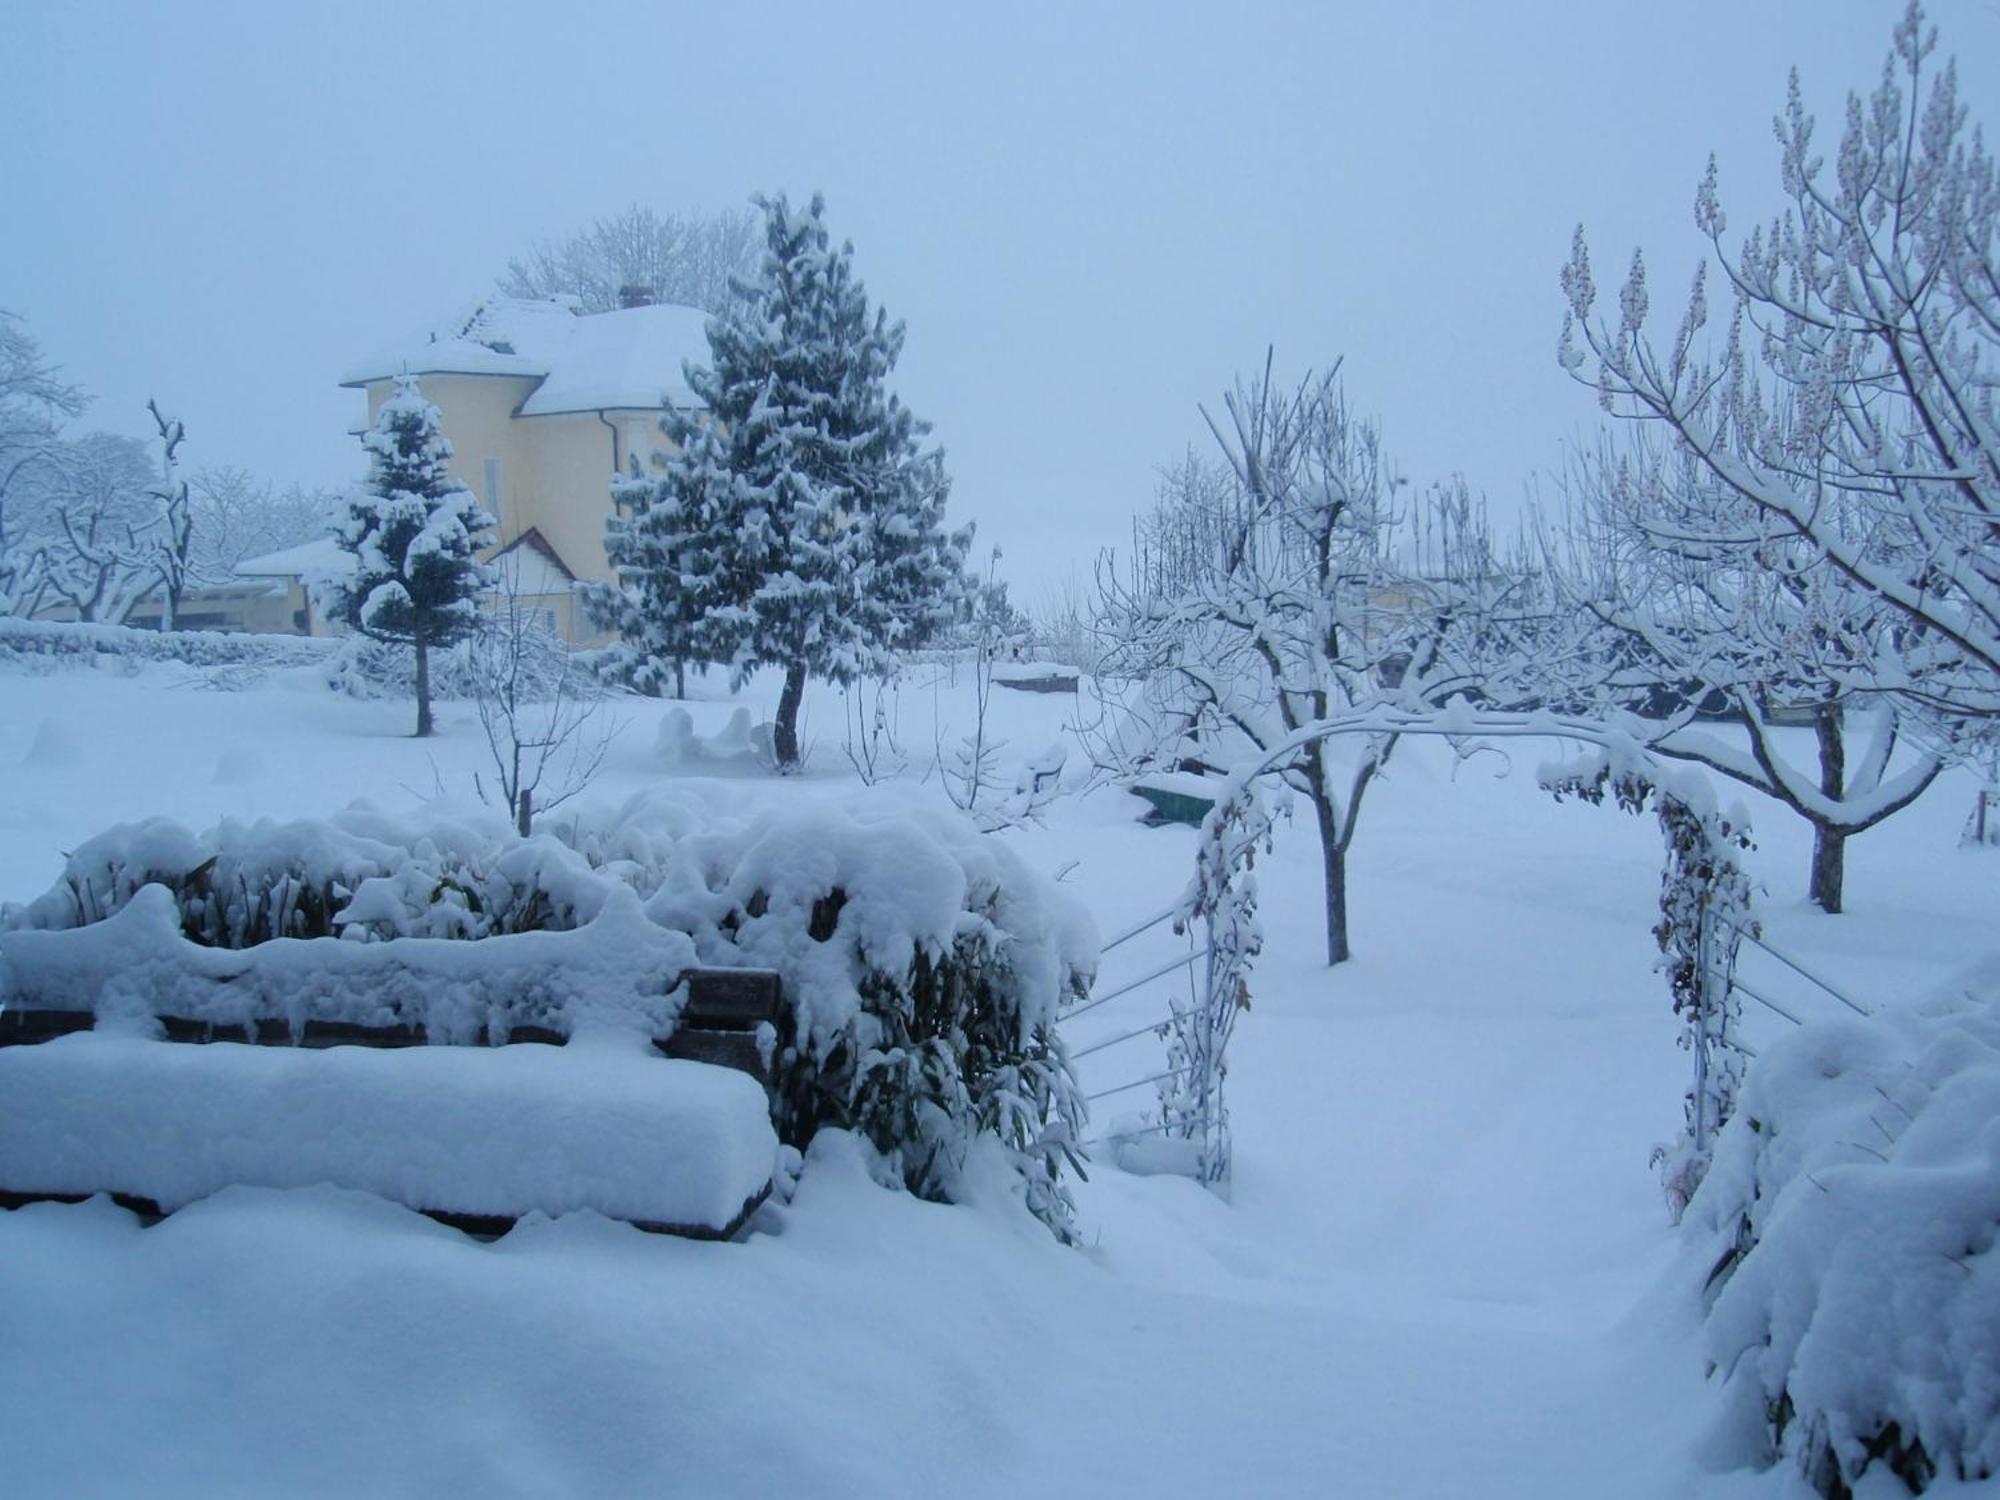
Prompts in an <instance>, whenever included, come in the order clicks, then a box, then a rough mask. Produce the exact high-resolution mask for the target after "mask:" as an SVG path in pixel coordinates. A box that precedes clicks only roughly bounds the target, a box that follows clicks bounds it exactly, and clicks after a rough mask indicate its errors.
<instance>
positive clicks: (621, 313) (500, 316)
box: [340, 297, 708, 417]
mask: <svg viewBox="0 0 2000 1500" xmlns="http://www.w3.org/2000/svg"><path fill="white" fill-rule="evenodd" d="M689 360H693V361H695V362H696V363H698V364H704V363H706V362H707V360H708V314H707V313H705V312H703V311H702V310H701V309H700V308H698V307H678V306H672V305H668V304H660V305H656V306H652V307H631V308H621V309H619V310H618V311H616V312H602V313H578V312H577V311H576V310H575V308H574V306H573V305H572V304H571V303H570V302H568V301H566V300H553V299H551V300H533V299H528V298H521V297H488V298H486V299H485V300H484V301H482V302H478V303H475V304H473V305H472V306H471V307H470V308H466V309H462V310H460V311H459V312H458V313H457V314H455V315H454V316H452V317H449V318H446V319H443V320H441V321H440V322H438V323H435V324H433V325H431V326H429V327H426V328H420V329H418V330H416V331H415V332H414V333H411V334H409V335H407V336H406V337H404V338H401V339H398V340H397V341H396V342H394V343H393V344H390V345H387V346H386V347H384V348H382V349H380V350H378V351H376V352H375V353H374V354H372V355H370V356H369V357H368V358H367V359H364V360H362V361H360V362H359V363H357V364H354V365H352V366H350V367H349V368H348V370H347V372H346V373H345V374H344V375H342V377H341V382H340V383H341V384H342V385H346V386H360V385H367V384H368V383H369V382H370V381H375V380H387V379H388V378H390V377H391V376H393V375H396V374H399V373H401V372H402V371H403V370H405V369H407V370H408V371H409V372H410V373H411V374H412V375H418V376H423V375H513V376H521V377H525V378H528V379H534V380H539V381H540V382H541V383H540V384H539V385H537V386H536V387H535V389H534V390H533V391H532V392H531V393H530V394H529V396H528V398H527V399H526V400H525V401H523V402H522V403H521V406H520V410H519V411H518V413H517V415H519V416H524V417H546V416H554V415H557V414H558V413H562V412H582V411H610V410H619V409H637V410H651V409H653V408H655V407H658V406H659V405H660V404H661V402H662V401H663V400H664V401H666V402H668V403H669V404H671V405H674V406H679V407H689V406H699V405H700V404H701V403H700V402H699V401H698V400H697V399H696V397H695V394H694V392H692V391H691V390H689V389H688V386H687V380H686V377H685V376H684V375H683V374H682V368H681V367H682V366H683V365H684V364H685V363H686V362H687V361H689Z"/></svg>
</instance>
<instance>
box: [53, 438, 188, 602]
mask: <svg viewBox="0 0 2000 1500" xmlns="http://www.w3.org/2000/svg"><path fill="white" fill-rule="evenodd" d="M23 477H24V478H25V479H26V480H27V481H28V483H26V484H25V485H23V486H22V491H23V493H22V496H21V498H22V499H23V500H24V501H25V502H26V503H25V505H24V507H23V509H24V510H25V511H26V512H27V519H28V526H29V528H30V529H31V530H32V531H33V532H34V533H35V534H36V535H37V537H38V542H37V548H38V550H39V552H40V555H41V565H42V570H43V572H42V580H41V582H42V587H43V591H44V593H45V595H46V597H47V598H49V599H51V600H54V601H56V602H58V603H62V604H66V605H68V606H69V607H70V608H71V609H73V610H75V611H76V617H77V618H78V619H79V620H84V621H89V622H93V623H97V624H104V625H120V624H123V623H124V621H125V617H126V616H127V615H129V614H130V613H131V612H132V606H133V605H135V604H137V603H138V602H139V600H140V599H141V598H142V597H143V596H144V595H145V592H146V590H147V588H148V587H150V586H151V585H152V584H153V582H154V581H155V580H156V578H157V576H158V575H157V573H156V570H155V565H156V560H157V556H158V544H157V540H156V538H155V537H154V535H153V533H154V531H155V530H156V528H157V526H158V523H159V520H160V516H159V504H158V500H157V498H156V497H155V495H154V490H155V488H156V486H157V484H158V476H157V474H156V473H155V471H154V469H153V463H152V460H151V459H150V458H149V457H147V454H146V449H145V445H144V444H142V443H140V442H139V441H138V440H137V439H136V438H128V437H119V436H116V435H114V434H111V433H107V432H94V433H90V434H88V435H86V436H84V437H82V438H78V439H76V440H75V441H71V442H62V443H58V444H56V445H55V446H54V447H53V448H52V449H51V450H50V453H49V455H48V460H47V462H45V463H40V464H37V465H35V466H33V467H32V468H30V469H28V470H26V471H24V475H23Z"/></svg>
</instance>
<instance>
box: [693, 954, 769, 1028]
mask: <svg viewBox="0 0 2000 1500" xmlns="http://www.w3.org/2000/svg"><path fill="white" fill-rule="evenodd" d="M687 989H688V993H687V1003H686V1004H685V1005H683V1006H682V1007H681V1025H683V1026H693V1027H697V1028H700V1029H702V1030H706V1031H755V1030H756V1029H757V1026H758V1024H759V1023H760V1022H763V1021H769V1022H771V1023H772V1024H773V1025H775V1024H776V1023H777V1020H778V1015H779V1004H780V1000H781V995H780V992H779V981H778V975H777V972H776V971H775V970H772V969H690V970H688V973H687Z"/></svg>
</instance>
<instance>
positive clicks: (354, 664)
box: [324, 630, 580, 702]
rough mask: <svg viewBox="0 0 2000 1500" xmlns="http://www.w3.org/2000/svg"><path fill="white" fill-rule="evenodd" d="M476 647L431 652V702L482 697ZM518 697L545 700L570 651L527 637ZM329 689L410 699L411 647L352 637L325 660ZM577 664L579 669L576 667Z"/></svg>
mask: <svg viewBox="0 0 2000 1500" xmlns="http://www.w3.org/2000/svg"><path fill="white" fill-rule="evenodd" d="M478 649H479V645H478V641H477V640H476V639H474V640H463V641H459V642H458V643H457V644H456V645H453V646H450V647H448V648H446V649H444V650H433V651H432V652H431V697H432V698H433V699H449V700H454V701H466V700H470V699H473V698H477V697H478V696H479V694H480V677H479V671H478V665H477V658H476V656H475V653H476V652H477V650H478ZM520 651H521V662H520V672H521V676H520V681H519V684H518V686H517V689H516V690H517V691H518V692H519V693H520V695H521V697H522V698H523V699H526V700H528V701H530V702H534V701H538V700H540V699H542V698H544V697H546V696H547V695H548V694H549V692H550V691H552V690H553V688H554V685H555V682H556V680H557V679H558V678H559V677H560V676H561V675H562V671H563V663H564V657H565V655H566V654H567V651H568V648H567V647H566V646H564V645H563V643H562V639H561V638H560V637H559V636H557V635H555V634H554V633H553V632H549V631H539V630H537V631H529V632H525V633H524V634H523V636H522V638H521V642H520ZM324 660H325V661H326V681H327V686H329V687H331V688H332V689H333V690H334V691H335V692H337V693H345V694H346V695H347V696H348V697H350V698H363V699H373V698H399V699H400V698H413V697H415V696H416V692H417V657H416V653H415V652H414V651H413V650H411V649H410V647H409V646H407V645H403V644H400V643H396V642H390V641H376V640H370V639H369V638H368V637H366V636H360V635H351V636H348V637H346V638H345V639H344V640H342V641H341V642H340V649H339V650H338V651H337V652H334V653H332V654H331V655H329V656H328V657H326V658H324ZM579 664H580V663H579Z"/></svg>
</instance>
